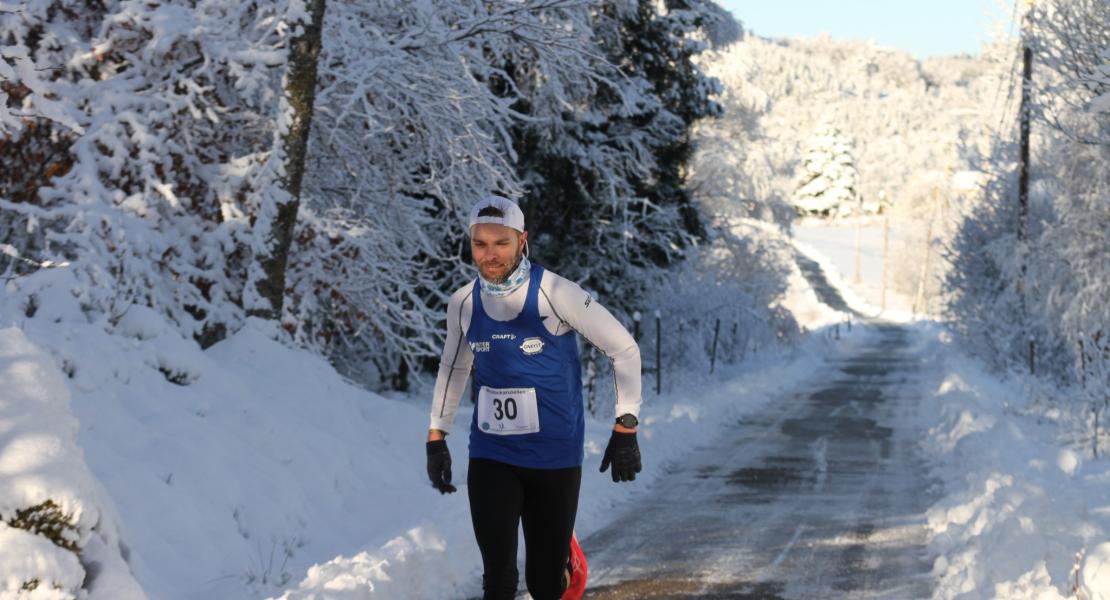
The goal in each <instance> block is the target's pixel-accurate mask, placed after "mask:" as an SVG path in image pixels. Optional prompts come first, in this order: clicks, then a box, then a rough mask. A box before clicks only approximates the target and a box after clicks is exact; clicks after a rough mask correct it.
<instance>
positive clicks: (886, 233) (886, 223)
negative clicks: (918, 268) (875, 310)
mask: <svg viewBox="0 0 1110 600" xmlns="http://www.w3.org/2000/svg"><path fill="white" fill-rule="evenodd" d="M886 212H887V211H885V210H884V211H883V213H884V214H883V288H882V289H883V291H882V300H881V301H880V305H879V308H880V309H881V310H886V280H887V271H889V270H890V266H889V265H890V260H889V259H888V258H887V249H888V248H889V247H890V215H889V214H885V213H886Z"/></svg>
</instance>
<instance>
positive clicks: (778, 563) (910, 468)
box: [583, 326, 935, 600]
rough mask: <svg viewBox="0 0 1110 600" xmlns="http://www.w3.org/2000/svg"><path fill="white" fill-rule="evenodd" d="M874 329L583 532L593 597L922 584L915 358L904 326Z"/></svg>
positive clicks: (888, 593) (829, 593) (894, 590)
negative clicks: (819, 380) (816, 375)
mask: <svg viewBox="0 0 1110 600" xmlns="http://www.w3.org/2000/svg"><path fill="white" fill-rule="evenodd" d="M880 332H881V335H880V336H879V337H878V338H877V339H876V341H875V343H874V344H873V345H871V346H869V347H865V348H863V349H861V351H859V352H858V353H857V354H855V355H853V356H850V357H846V358H842V359H840V360H838V361H836V362H830V363H829V364H828V370H829V379H828V380H827V383H826V384H824V385H822V386H821V387H819V388H818V389H814V390H812V391H811V392H809V393H807V394H805V395H802V396H800V397H794V398H783V399H782V402H781V403H779V404H777V405H774V406H773V407H771V408H769V409H768V410H767V412H765V413H763V414H762V415H759V416H758V417H755V418H747V419H744V420H743V421H742V422H740V423H737V425H736V428H735V429H734V430H732V431H731V432H730V433H729V434H728V435H726V436H725V437H722V438H720V439H717V440H712V443H711V444H706V446H705V447H704V448H702V449H700V450H698V451H695V452H693V453H692V454H691V455H690V456H689V457H688V459H687V460H685V461H683V462H682V463H681V464H675V465H674V466H673V467H672V468H671V469H669V471H670V473H669V475H668V476H667V477H664V478H663V479H661V480H660V481H659V482H658V484H657V485H656V486H655V487H654V489H653V490H651V492H650V494H648V498H647V499H646V500H647V501H645V502H644V503H642V504H640V505H638V506H635V507H634V508H632V510H630V511H629V512H628V513H627V514H626V515H624V516H622V517H620V518H618V519H616V520H615V521H614V522H613V524H611V525H610V526H607V527H605V528H604V529H602V530H600V531H598V532H597V533H595V534H594V535H592V536H590V537H589V538H587V539H585V540H583V548H584V550H585V552H586V557H587V559H588V560H589V561H590V565H591V573H590V582H591V585H590V588H589V589H590V593H589V594H588V595H587V598H590V599H591V600H592V599H598V600H600V599H603V598H605V599H610V598H612V599H616V598H722V599H723V598H831V597H837V598H841V597H849V598H900V599H903V598H928V597H929V596H930V595H931V590H932V586H931V582H930V576H929V573H930V570H931V568H932V559H931V557H930V556H929V555H928V553H927V552H926V549H925V544H926V530H925V514H924V513H925V510H926V508H927V507H928V506H929V505H930V504H931V503H932V501H933V500H934V499H935V496H934V493H935V490H934V489H933V488H934V487H935V486H933V485H932V482H931V481H930V480H929V479H928V477H927V475H926V469H925V466H924V464H923V462H922V459H921V458H919V456H918V450H917V441H918V440H919V439H920V437H921V436H922V434H923V432H920V431H915V430H914V429H913V424H914V423H917V422H919V419H915V418H913V417H912V413H913V411H914V410H915V403H916V402H917V401H918V398H917V397H915V394H913V393H912V391H913V390H916V389H920V388H919V386H917V385H914V381H915V379H916V371H918V370H919V368H920V365H919V364H918V361H917V360H916V359H915V358H914V357H913V356H909V355H907V339H906V336H907V333H906V330H905V329H903V328H901V327H897V326H883V327H881V328H880Z"/></svg>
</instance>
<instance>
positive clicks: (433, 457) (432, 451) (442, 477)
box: [426, 440, 455, 494]
mask: <svg viewBox="0 0 1110 600" xmlns="http://www.w3.org/2000/svg"><path fill="white" fill-rule="evenodd" d="M426 445H427V449H428V479H431V480H432V487H434V488H435V489H437V490H439V493H441V494H450V493H453V492H454V491H455V486H453V485H451V452H449V451H448V450H447V440H436V441H434V442H428V443H427V444H426Z"/></svg>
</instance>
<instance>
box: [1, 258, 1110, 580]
mask: <svg viewBox="0 0 1110 600" xmlns="http://www.w3.org/2000/svg"><path fill="white" fill-rule="evenodd" d="M814 246H816V247H817V249H818V250H819V249H820V246H819V245H818V244H816V243H815V244H814ZM825 262H826V264H827V263H828V262H829V261H825ZM834 279H835V278H834ZM840 279H841V280H843V279H844V277H843V276H841V277H840ZM793 282H794V284H795V285H794V288H793V289H792V291H791V293H790V296H789V297H788V298H787V300H786V305H787V306H788V307H789V308H791V309H792V310H795V311H796V313H797V314H799V315H807V317H806V318H805V320H804V324H806V325H807V327H808V328H809V329H810V330H811V331H812V332H813V334H812V335H811V336H809V338H808V340H807V341H806V342H804V343H803V344H801V345H800V346H799V347H796V348H781V349H774V350H773V351H772V350H771V349H768V350H767V351H765V352H762V353H760V354H757V355H756V357H755V358H754V359H752V360H749V361H748V362H746V363H744V364H742V365H739V366H737V367H736V368H734V369H732V370H728V369H720V370H719V371H718V373H717V374H716V375H714V376H712V377H709V376H707V375H706V373H707V372H708V369H706V373H687V374H684V375H683V376H680V377H674V378H672V381H671V383H670V384H669V387H668V389H667V390H665V392H664V394H663V395H662V397H656V396H655V395H654V393H653V392H652V389H653V388H652V387H651V386H650V385H645V390H647V392H646V396H645V402H644V411H643V414H642V420H643V425H642V429H641V431H642V433H641V443H642V449H643V453H644V458H645V471H644V473H643V474H642V475H641V477H640V478H638V479H637V482H636V483H635V484H634V485H614V484H613V483H612V482H611V481H610V480H609V477H608V475H607V474H605V475H602V474H599V473H597V466H598V463H599V461H600V454H601V451H602V450H603V448H604V444H605V440H606V439H607V437H608V431H609V429H610V423H611V415H610V414H604V413H603V414H601V415H599V416H597V417H596V418H594V419H591V420H589V421H588V423H587V436H586V437H587V451H586V464H585V466H584V477H583V480H584V481H583V491H582V502H581V510H580V515H579V524H578V531H579V534H580V535H582V536H586V535H589V533H590V532H592V531H595V530H597V529H599V528H600V527H602V526H604V525H605V524H606V523H607V522H608V520H610V519H611V518H613V516H614V515H615V514H617V513H618V512H619V510H620V508H621V506H624V505H627V504H628V503H630V502H633V501H634V500H635V499H636V498H637V496H638V495H640V494H645V493H650V486H651V483H652V481H653V480H655V479H657V478H659V477H661V476H663V475H664V471H665V467H666V465H667V463H668V461H670V460H672V459H675V458H677V457H680V456H682V455H684V454H685V453H687V452H689V451H690V450H691V449H692V448H693V447H694V446H695V445H697V444H698V443H700V442H701V441H702V440H704V439H711V438H713V437H715V434H716V433H717V431H718V430H719V428H721V427H725V426H728V423H730V422H734V420H735V419H739V418H742V417H743V416H744V415H745V414H746V413H748V412H750V411H753V410H755V409H756V408H758V407H760V406H761V405H763V404H764V403H767V402H773V401H776V400H777V399H781V398H783V397H785V396H786V395H788V394H790V393H791V391H792V390H794V389H797V388H799V387H801V386H804V385H806V384H808V383H810V382H812V381H813V380H814V379H815V378H820V377H823V376H825V375H826V374H824V373H822V372H821V371H820V369H818V368H817V365H819V364H821V363H822V362H823V358H825V357H828V356H829V355H830V354H831V353H835V352H838V351H841V350H842V349H843V348H846V347H850V346H851V344H855V343H859V342H860V341H861V340H864V339H866V336H868V335H869V328H868V327H865V326H857V327H855V328H854V329H853V332H852V334H851V335H848V334H847V332H846V331H845V332H842V333H843V334H844V335H843V336H842V338H841V339H840V340H839V341H836V340H833V339H831V338H832V336H831V335H830V334H829V333H830V332H829V330H828V329H827V326H828V325H827V324H829V323H835V322H837V321H838V320H839V319H840V315H838V314H835V313H831V312H829V311H827V310H823V309H822V308H821V307H820V306H818V305H816V303H815V298H814V296H813V293H812V291H811V290H807V289H805V287H804V283H803V282H802V281H801V280H800V277H799V276H797V275H795V277H794V278H793ZM846 296H848V297H851V294H847V293H846ZM0 309H3V310H2V312H0V315H2V316H3V317H4V319H5V322H7V323H8V326H7V328H4V329H2V330H0V350H2V352H0V361H2V362H0V373H2V374H3V377H4V382H5V385H4V387H3V388H0V478H2V479H0V483H2V485H0V513H2V514H3V515H4V517H5V520H6V519H7V518H8V515H9V514H10V511H11V510H12V509H13V508H15V507H19V506H27V505H28V504H34V503H37V502H40V501H42V500H45V499H47V498H51V499H54V500H55V501H57V502H58V503H59V504H60V505H61V506H62V508H63V511H64V512H66V513H71V514H72V515H73V519H74V521H75V523H76V528H75V531H74V532H73V534H72V535H73V538H74V539H76V540H80V541H81V544H82V547H85V548H92V549H93V550H91V551H90V552H89V553H87V554H85V555H84V559H85V560H86V563H89V564H85V565H81V564H78V563H77V561H75V560H73V556H72V555H71V554H68V553H67V552H64V551H60V550H58V548H57V546H54V545H51V544H49V543H45V542H44V541H43V538H41V536H34V535H30V534H27V533H25V532H23V531H22V530H14V529H11V528H7V527H6V526H0V540H3V544H2V545H0V574H2V575H3V577H0V586H3V587H2V588H0V589H2V590H5V591H4V592H0V596H3V597H8V596H14V597H21V596H25V597H30V598H65V597H72V596H73V594H72V591H73V590H75V589H76V587H75V586H77V585H80V581H81V580H82V579H83V578H84V576H85V573H86V572H88V571H92V570H94V569H93V568H92V567H91V566H90V564H91V561H94V560H95V561H97V562H98V563H100V566H99V567H96V568H95V570H96V572H98V573H99V576H98V577H97V578H96V579H95V580H94V582H93V584H92V585H91V586H90V588H91V590H92V597H98V598H138V597H143V596H144V595H145V596H146V597H149V598H160V599H161V598H166V599H171V600H172V599H194V598H197V599H199V598H212V599H221V598H228V599H231V598H236V599H241V598H263V597H280V598H289V599H293V598H350V599H354V598H390V599H393V598H418V599H419V598H427V599H432V598H437V599H438V598H464V597H471V596H474V595H477V594H479V579H480V577H479V575H480V569H479V560H478V554H477V549H476V546H475V544H474V542H473V539H472V533H471V530H470V521H469V516H468V510H467V503H466V496H465V486H460V492H459V493H457V494H454V495H450V496H440V495H439V494H437V493H436V492H434V491H433V490H432V489H431V487H430V486H429V485H428V483H427V482H426V475H425V473H424V448H423V436H424V431H425V429H426V425H427V416H426V413H427V401H426V400H427V399H426V398H423V397H420V396H414V397H412V398H395V399H386V398H382V397H380V396H377V395H374V394H371V393H368V392H366V391H364V390H362V389H359V388H357V387H355V386H353V385H351V384H349V383H348V382H345V381H344V380H342V379H341V378H340V377H339V376H337V375H336V374H335V372H334V371H333V370H332V369H331V368H330V367H329V366H328V365H327V364H326V363H325V362H324V361H323V360H321V359H320V358H318V357H316V356H313V355H311V354H309V353H307V352H305V351H302V350H298V349H291V348H288V347H286V346H284V345H282V344H280V343H278V342H276V341H274V340H273V339H272V332H271V331H270V330H269V329H268V328H267V326H266V325H265V324H260V323H253V324H251V325H250V326H248V327H247V328H245V329H244V330H242V331H240V332H239V333H237V334H236V335H234V336H232V337H231V338H230V339H228V340H226V341H224V342H221V343H220V344H217V345H216V346H214V347H212V348H210V349H209V350H207V351H200V350H199V349H197V348H196V347H195V345H193V344H191V343H189V342H187V341H186V340H184V339H183V338H181V337H180V336H179V335H177V334H176V333H173V330H172V329H170V328H169V327H167V326H166V325H165V324H164V323H163V322H162V321H161V319H160V317H158V316H157V315H155V314H154V313H152V312H150V311H146V310H143V309H138V308H133V309H132V310H131V311H130V312H129V313H128V314H127V315H125V316H124V318H122V319H121V320H120V321H119V322H118V323H117V324H116V325H114V326H113V325H110V324H109V323H107V322H95V323H88V322H87V321H86V320H85V317H84V316H83V314H82V313H81V312H80V309H79V307H78V306H76V301H75V300H72V299H68V298H53V299H48V301H44V302H43V304H42V306H41V307H40V308H39V313H38V314H36V316H35V317H34V318H24V317H22V316H20V317H18V318H16V317H13V316H12V315H21V313H19V312H17V311H16V310H15V309H14V307H10V306H8V307H4V306H0ZM916 331H917V332H918V333H917V335H918V336H919V337H920V342H919V344H918V346H917V347H918V353H919V356H920V359H921V360H922V361H931V362H932V363H934V364H935V366H936V369H935V372H936V373H937V374H938V375H937V377H936V379H935V381H933V382H932V383H931V384H930V385H931V386H932V388H931V389H932V395H931V397H929V402H931V403H932V405H931V406H928V407H923V408H924V410H921V415H922V418H923V419H926V422H925V423H923V425H924V428H925V429H927V430H928V431H930V435H929V437H928V439H926V440H924V441H923V443H924V444H925V447H926V449H927V452H928V454H929V456H930V457H931V458H932V459H933V460H934V461H935V475H936V476H937V478H938V479H939V480H940V481H942V482H944V484H943V487H944V489H943V494H944V495H943V497H942V499H941V500H940V501H939V502H937V503H936V504H935V505H934V506H933V507H932V508H931V509H930V511H929V514H928V519H929V524H930V531H931V541H930V545H931V546H930V547H931V549H932V550H933V551H934V552H935V553H936V554H937V558H936V561H935V567H934V575H935V576H936V577H937V581H938V585H937V588H936V597H938V598H988V597H1004V598H1052V597H1061V598H1062V597H1072V596H1075V595H1077V594H1078V595H1079V597H1082V598H1090V599H1094V598H1110V563H1108V562H1107V561H1108V560H1110V543H1107V541H1108V540H1110V536H1108V533H1110V469H1108V468H1107V464H1106V462H1105V461H1103V460H1092V459H1091V458H1090V452H1089V451H1088V450H1087V449H1086V448H1083V447H1081V446H1080V445H1079V444H1081V443H1082V440H1078V441H1074V442H1068V441H1067V440H1065V439H1064V438H1063V433H1062V429H1061V427H1059V426H1058V425H1057V424H1056V423H1055V422H1054V421H1053V418H1052V417H1053V414H1052V413H1051V411H1046V410H1043V409H1038V408H1036V407H1035V406H1034V405H1030V404H1028V403H1027V402H1025V401H1023V400H1022V399H1023V398H1024V397H1026V396H1027V394H1026V393H1025V387H1023V385H1024V384H1023V382H1022V381H998V380H997V379H996V378H995V377H993V376H992V375H989V374H987V373H986V372H985V371H984V370H983V369H982V368H981V367H980V366H979V365H978V363H977V361H975V360H974V359H973V358H971V357H967V356H964V355H962V354H961V353H960V351H959V349H958V348H955V347H953V344H952V343H951V340H950V339H949V338H948V336H947V334H946V333H945V332H944V331H943V329H942V328H940V327H939V326H937V325H936V324H933V323H920V324H918V325H916ZM460 412H463V413H465V412H466V411H465V410H464V411H460ZM722 415H723V417H722ZM463 418H465V414H464V415H463V416H460V419H463ZM78 422H79V426H78ZM459 430H460V431H461V430H465V427H462V426H460V427H459ZM448 441H449V445H450V448H451V451H452V453H453V457H454V461H455V480H456V482H465V477H466V472H465V471H466V468H465V467H466V462H467V457H466V447H465V446H466V443H465V433H463V434H457V435H455V436H452V437H450V438H449V440H448ZM117 532H118V534H117ZM120 555H122V556H123V557H126V558H127V560H128V562H129V569H128V566H127V565H125V564H124V563H123V562H122V561H120V560H115V559H113V556H120ZM28 556H32V557H35V561H37V562H35V561H32V560H29V559H28V558H27V557H28ZM129 570H130V572H131V573H132V574H133V577H134V578H133V579H132V578H131V575H130V574H129V573H128V571H129ZM29 577H39V578H42V579H44V580H49V581H51V582H52V583H55V584H57V585H58V586H59V587H60V588H61V590H52V589H47V586H45V585H44V586H42V587H40V588H38V589H37V590H36V591H34V592H30V593H27V592H24V593H22V594H19V593H16V592H15V590H17V589H18V586H19V585H21V582H26V581H27V580H28V578H29ZM139 586H141V588H142V590H143V592H140V591H139ZM1076 586H1078V587H1076ZM66 590H69V591H70V592H69V593H67V592H66ZM144 592H145V594H144Z"/></svg>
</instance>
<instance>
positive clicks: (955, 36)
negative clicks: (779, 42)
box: [717, 0, 1008, 58]
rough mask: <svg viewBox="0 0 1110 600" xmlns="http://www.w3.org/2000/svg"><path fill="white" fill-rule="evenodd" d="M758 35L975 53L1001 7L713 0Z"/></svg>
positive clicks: (910, 1)
mask: <svg viewBox="0 0 1110 600" xmlns="http://www.w3.org/2000/svg"><path fill="white" fill-rule="evenodd" d="M717 3H718V4H720V5H721V6H723V7H725V8H727V9H729V10H730V11H732V14H733V15H736V17H737V18H738V19H740V21H741V22H743V23H744V28H745V29H746V30H748V31H751V32H753V33H755V34H756V35H759V36H762V37H812V36H815V35H817V34H819V33H828V34H829V35H831V36H832V37H835V38H856V39H864V40H869V39H870V40H875V43H877V44H878V45H880V46H888V47H893V48H901V49H903V50H908V51H909V52H910V53H911V54H913V55H914V56H916V57H918V58H925V57H928V56H939V55H945V54H957V53H968V54H978V53H979V51H980V46H981V44H982V43H983V42H985V41H989V39H990V32H991V31H992V27H994V25H995V24H997V23H999V22H1001V23H1002V25H1001V27H1006V26H1007V24H1008V20H1006V21H1003V18H1004V14H1007V13H1008V11H1007V10H1006V9H1003V8H1000V7H999V6H998V5H999V0H717ZM1007 4H1008V2H1007Z"/></svg>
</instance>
